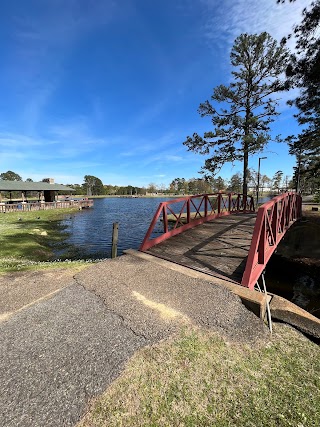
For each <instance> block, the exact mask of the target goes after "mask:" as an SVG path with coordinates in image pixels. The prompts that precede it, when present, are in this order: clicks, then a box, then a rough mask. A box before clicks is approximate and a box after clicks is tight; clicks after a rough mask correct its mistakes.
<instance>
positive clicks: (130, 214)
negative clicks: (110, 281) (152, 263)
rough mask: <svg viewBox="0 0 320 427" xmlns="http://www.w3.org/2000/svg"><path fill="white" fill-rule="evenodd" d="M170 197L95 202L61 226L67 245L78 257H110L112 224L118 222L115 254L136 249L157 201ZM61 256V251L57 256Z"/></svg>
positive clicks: (153, 212) (118, 198)
mask: <svg viewBox="0 0 320 427" xmlns="http://www.w3.org/2000/svg"><path fill="white" fill-rule="evenodd" d="M167 200H171V198H120V197H114V198H113V197H110V198H105V199H95V200H94V207H93V208H92V209H84V210H82V211H80V212H77V213H76V214H73V215H70V217H69V216H68V217H67V218H66V219H65V220H64V221H63V222H62V224H63V225H64V226H65V227H66V229H65V231H66V232H67V233H70V237H69V238H68V239H67V243H69V244H72V245H74V246H75V247H76V249H77V250H76V256H75V257H78V258H82V259H86V258H92V259H97V258H108V257H110V256H111V245H112V228H113V223H114V222H118V223H119V241H118V254H119V255H121V254H122V252H123V250H125V249H129V248H130V249H138V248H139V246H140V244H141V242H142V240H143V238H144V236H145V234H146V232H147V230H148V227H149V225H150V222H151V220H152V218H153V216H154V214H155V211H156V209H157V207H158V206H159V203H160V202H163V201H167ZM58 255H62V252H60V253H58Z"/></svg>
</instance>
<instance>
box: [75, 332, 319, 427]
mask: <svg viewBox="0 0 320 427" xmlns="http://www.w3.org/2000/svg"><path fill="white" fill-rule="evenodd" d="M319 372H320V355H319V348H318V346H317V345H316V344H314V343H312V342H310V341H309V340H308V339H307V338H305V337H304V336H303V335H301V334H299V333H298V332H296V331H294V330H293V329H291V328H289V327H287V326H284V325H276V328H275V333H274V334H273V336H272V338H271V341H270V343H268V344H267V345H266V346H265V347H263V348H260V349H252V348H248V347H245V346H240V345H230V344H227V343H225V342H224V341H223V340H222V339H221V338H220V337H219V336H218V335H216V334H214V333H212V332H210V331H207V330H201V329H188V330H184V331H183V332H182V333H181V334H180V336H178V337H176V338H174V339H171V340H169V341H166V342H162V343H160V344H158V345H155V346H153V347H149V348H145V349H143V350H141V351H139V352H138V353H136V354H135V356H134V357H133V358H132V359H131V360H130V362H129V363H128V365H127V367H126V369H125V371H124V373H123V374H122V376H121V377H120V378H119V379H118V380H116V381H115V382H114V383H113V384H112V385H111V387H110V388H109V389H108V391H107V392H106V393H105V394H104V395H103V396H102V397H101V398H99V399H98V400H97V401H96V402H95V403H94V404H93V405H92V408H91V410H90V411H89V413H88V414H87V416H86V417H85V418H84V419H83V420H82V422H80V424H79V426H78V427H98V426H99V427H103V426H105V427H106V426H108V427H110V426H117V427H119V426H122V427H124V426H128V427H138V426H139V427H141V426H145V427H156V426H159V427H160V426H161V427H163V426H168V427H169V426H170V427H172V426H181V427H182V426H189V427H196V426H197V427H198V426H208V427H209V426H210V427H211V426H215V427H227V426H235V427H237V426H239V427H240V426H241V427H244V426H246V427H250V426H252V427H255V426H262V427H264V426H265V427H287V426H288V427H289V426H295V427H297V426H300V427H311V426H318V425H320V376H319Z"/></svg>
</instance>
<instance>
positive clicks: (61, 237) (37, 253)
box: [0, 208, 81, 273]
mask: <svg viewBox="0 0 320 427" xmlns="http://www.w3.org/2000/svg"><path fill="white" fill-rule="evenodd" d="M76 212H77V209H76V208H69V209H59V210H46V211H37V212H12V213H5V214H4V213H1V214H0V273H1V272H12V271H19V270H34V269H43V268H51V267H57V266H59V267H70V266H71V264H70V261H67V262H60V263H59V265H57V264H58V263H57V262H54V263H50V262H48V261H50V260H52V259H53V257H54V250H55V249H58V248H59V247H63V248H66V244H65V239H66V238H67V235H66V234H65V233H63V228H62V226H61V224H60V221H61V219H63V218H64V217H65V216H66V215H70V214H76ZM71 249H72V248H71V247H70V250H71ZM77 264H81V262H80V261H79V262H78V263H77Z"/></svg>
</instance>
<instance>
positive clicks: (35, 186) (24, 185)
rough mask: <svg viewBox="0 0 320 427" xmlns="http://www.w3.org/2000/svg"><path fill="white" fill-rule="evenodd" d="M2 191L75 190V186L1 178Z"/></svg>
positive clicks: (0, 188) (0, 189) (0, 186)
mask: <svg viewBox="0 0 320 427" xmlns="http://www.w3.org/2000/svg"><path fill="white" fill-rule="evenodd" d="M0 191H21V192H22V191H23V192H25V191H62V192H68V191H74V189H73V188H70V187H67V186H66V185H62V184H54V183H53V184H49V183H48V182H23V181H6V180H0Z"/></svg>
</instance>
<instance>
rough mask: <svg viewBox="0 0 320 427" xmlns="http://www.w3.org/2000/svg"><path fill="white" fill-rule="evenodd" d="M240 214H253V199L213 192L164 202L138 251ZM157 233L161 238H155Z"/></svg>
mask: <svg viewBox="0 0 320 427" xmlns="http://www.w3.org/2000/svg"><path fill="white" fill-rule="evenodd" d="M237 212H254V201H253V198H252V197H251V196H245V195H243V194H232V193H214V194H200V195H196V196H188V197H181V198H178V199H174V200H170V201H168V202H162V203H160V204H159V207H158V209H157V211H156V213H155V215H154V217H153V220H152V222H151V224H150V227H149V229H148V231H147V234H146V235H145V238H144V239H143V242H142V244H141V246H140V248H139V250H140V251H146V250H148V249H149V248H151V247H152V246H154V245H156V244H158V243H160V242H163V241H164V240H166V239H169V237H172V236H175V235H177V234H179V233H182V232H183V231H185V230H188V229H189V228H192V227H195V226H196V225H199V224H203V223H204V222H207V221H210V220H212V219H214V218H218V217H220V216H223V215H230V214H231V213H237ZM161 222H162V224H161ZM156 233H158V234H160V235H158V236H156V237H154V236H153V235H155V234H156Z"/></svg>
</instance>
